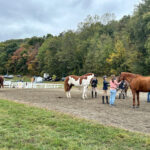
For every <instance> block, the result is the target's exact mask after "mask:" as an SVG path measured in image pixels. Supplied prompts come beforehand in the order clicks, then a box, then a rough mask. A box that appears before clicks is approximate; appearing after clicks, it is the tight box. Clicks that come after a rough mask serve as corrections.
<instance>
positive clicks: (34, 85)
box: [4, 81, 64, 88]
mask: <svg viewBox="0 0 150 150" xmlns="http://www.w3.org/2000/svg"><path fill="white" fill-rule="evenodd" d="M4 87H6V88H63V87H64V85H63V84H50V83H32V82H11V81H5V82H4Z"/></svg>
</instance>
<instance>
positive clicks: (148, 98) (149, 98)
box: [147, 92, 150, 103]
mask: <svg viewBox="0 0 150 150" xmlns="http://www.w3.org/2000/svg"><path fill="white" fill-rule="evenodd" d="M147 102H148V103H149V102H150V92H148V94H147Z"/></svg>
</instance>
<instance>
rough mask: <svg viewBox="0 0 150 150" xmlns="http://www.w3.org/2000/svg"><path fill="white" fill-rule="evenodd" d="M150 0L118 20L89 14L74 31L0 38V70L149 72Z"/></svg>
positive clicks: (50, 72)
mask: <svg viewBox="0 0 150 150" xmlns="http://www.w3.org/2000/svg"><path fill="white" fill-rule="evenodd" d="M149 8H150V0H143V1H142V2H141V3H140V4H139V5H138V6H136V8H135V10H134V13H133V15H131V16H130V15H128V16H123V17H122V18H121V19H120V20H119V21H117V20H115V18H114V14H108V13H106V14H104V15H103V16H102V17H99V16H87V18H86V19H85V20H84V21H83V22H81V23H80V24H79V25H78V28H77V30H76V31H72V30H68V31H66V32H62V33H60V34H59V35H58V36H53V35H52V34H47V35H46V36H43V37H32V38H26V39H18V40H7V41H4V42H1V43H0V74H6V73H13V74H30V75H42V74H43V73H44V72H47V73H49V74H50V75H56V76H58V77H61V76H67V75H69V74H76V75H82V74H85V73H87V72H93V73H95V74H96V75H99V76H102V75H105V74H106V75H110V74H118V73H120V72H122V71H128V72H133V73H139V74H143V75H149V74H150V9H149Z"/></svg>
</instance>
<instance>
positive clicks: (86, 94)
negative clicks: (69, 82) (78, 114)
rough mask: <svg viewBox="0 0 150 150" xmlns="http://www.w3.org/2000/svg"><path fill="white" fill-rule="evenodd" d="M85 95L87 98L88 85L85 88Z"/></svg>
mask: <svg viewBox="0 0 150 150" xmlns="http://www.w3.org/2000/svg"><path fill="white" fill-rule="evenodd" d="M84 94H85V95H84V97H85V98H87V87H86V88H85V93H84Z"/></svg>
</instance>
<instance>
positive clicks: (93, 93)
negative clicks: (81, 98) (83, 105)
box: [91, 76, 98, 98]
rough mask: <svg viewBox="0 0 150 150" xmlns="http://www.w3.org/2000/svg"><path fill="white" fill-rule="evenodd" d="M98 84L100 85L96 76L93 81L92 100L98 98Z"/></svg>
mask: <svg viewBox="0 0 150 150" xmlns="http://www.w3.org/2000/svg"><path fill="white" fill-rule="evenodd" d="M97 84H98V80H97V78H96V76H94V78H93V79H92V80H91V86H92V98H94V95H95V98H97Z"/></svg>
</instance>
